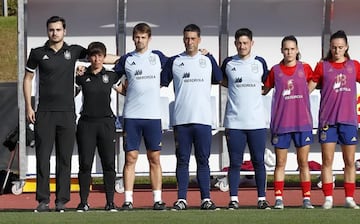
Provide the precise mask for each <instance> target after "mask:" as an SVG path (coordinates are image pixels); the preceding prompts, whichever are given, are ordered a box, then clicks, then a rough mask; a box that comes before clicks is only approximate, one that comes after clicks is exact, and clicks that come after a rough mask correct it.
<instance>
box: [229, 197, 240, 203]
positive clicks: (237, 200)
mask: <svg viewBox="0 0 360 224" xmlns="http://www.w3.org/2000/svg"><path fill="white" fill-rule="evenodd" d="M230 201H236V202H239V198H238V196H230Z"/></svg>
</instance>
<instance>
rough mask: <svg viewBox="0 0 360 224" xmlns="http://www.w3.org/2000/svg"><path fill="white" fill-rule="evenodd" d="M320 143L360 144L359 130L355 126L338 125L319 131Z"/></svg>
mask: <svg viewBox="0 0 360 224" xmlns="http://www.w3.org/2000/svg"><path fill="white" fill-rule="evenodd" d="M319 142H320V143H330V142H336V143H339V144H341V145H356V144H357V143H358V128H357V127H356V126H354V125H348V124H336V125H331V126H326V127H324V128H322V129H319Z"/></svg>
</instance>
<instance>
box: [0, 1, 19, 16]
mask: <svg viewBox="0 0 360 224" xmlns="http://www.w3.org/2000/svg"><path fill="white" fill-rule="evenodd" d="M2 3H3V1H2V0H1V1H0V6H1V16H3V13H2V7H3V6H2ZM7 4H8V16H16V15H17V0H7Z"/></svg>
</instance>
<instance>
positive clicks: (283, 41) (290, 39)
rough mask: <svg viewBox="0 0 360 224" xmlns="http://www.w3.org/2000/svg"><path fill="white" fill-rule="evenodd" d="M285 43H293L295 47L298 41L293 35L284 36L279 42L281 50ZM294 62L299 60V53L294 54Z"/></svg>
mask: <svg viewBox="0 0 360 224" xmlns="http://www.w3.org/2000/svg"><path fill="white" fill-rule="evenodd" d="M286 41H294V42H295V44H296V47H297V46H298V41H297V39H296V37H295V36H294V35H289V36H285V37H284V38H283V39H282V41H281V49H282V48H283V47H284V43H285V42H286ZM296 60H300V52H298V53H297V54H296Z"/></svg>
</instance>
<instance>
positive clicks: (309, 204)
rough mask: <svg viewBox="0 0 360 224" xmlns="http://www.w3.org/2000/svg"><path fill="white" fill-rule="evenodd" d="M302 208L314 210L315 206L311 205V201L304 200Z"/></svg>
mask: <svg viewBox="0 0 360 224" xmlns="http://www.w3.org/2000/svg"><path fill="white" fill-rule="evenodd" d="M302 207H303V208H305V209H313V208H314V206H313V205H312V204H311V201H310V200H309V199H304V200H303V205H302Z"/></svg>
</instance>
